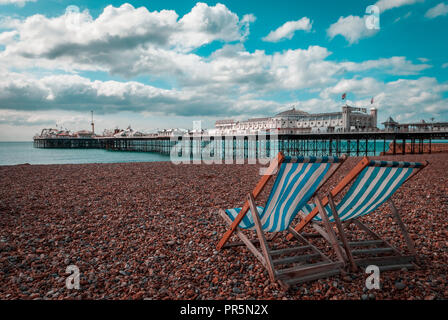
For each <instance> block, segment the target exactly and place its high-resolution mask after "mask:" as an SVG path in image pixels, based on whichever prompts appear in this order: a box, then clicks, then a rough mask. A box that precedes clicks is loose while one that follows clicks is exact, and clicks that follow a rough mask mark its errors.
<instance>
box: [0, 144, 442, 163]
mask: <svg viewBox="0 0 448 320" xmlns="http://www.w3.org/2000/svg"><path fill="white" fill-rule="evenodd" d="M425 142H426V141H425ZM447 142H448V141H447V140H433V143H447ZM389 143H390V141H386V150H388V149H389ZM342 145H344V143H342ZM310 148H311V147H310ZM343 148H345V146H343ZM376 150H377V155H379V153H380V152H381V151H382V150H383V142H382V141H377V146H376ZM355 155H356V154H352V156H355ZM177 160H181V158H178V159H177ZM153 161H170V157H169V156H167V155H161V154H159V153H153V152H124V151H106V150H102V149H38V148H34V147H33V142H0V165H15V164H23V163H29V164H64V163H119V162H153Z"/></svg>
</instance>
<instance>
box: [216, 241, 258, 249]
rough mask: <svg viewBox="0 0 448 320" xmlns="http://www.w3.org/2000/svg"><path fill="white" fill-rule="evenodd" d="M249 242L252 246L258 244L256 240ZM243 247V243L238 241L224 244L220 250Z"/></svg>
mask: <svg viewBox="0 0 448 320" xmlns="http://www.w3.org/2000/svg"><path fill="white" fill-rule="evenodd" d="M250 242H252V243H253V244H254V245H256V244H259V243H260V242H259V241H258V240H257V239H254V240H250ZM245 245H246V244H245V243H244V242H242V241H238V242H232V243H226V244H225V245H224V246H223V247H222V248H223V249H228V248H233V247H241V246H245Z"/></svg>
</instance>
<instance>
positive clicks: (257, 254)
mask: <svg viewBox="0 0 448 320" xmlns="http://www.w3.org/2000/svg"><path fill="white" fill-rule="evenodd" d="M219 214H220V215H221V217H222V218H223V219H224V220H225V221H226V222H227V224H228V225H229V226H230V225H231V224H232V220H231V219H230V218H229V217H228V216H227V214H226V213H225V212H224V210H222V209H220V210H219ZM235 234H236V235H237V236H238V237H239V238H240V239H241V241H243V243H244V244H245V245H246V246H247V248H248V249H249V251H250V252H252V253H253V254H254V256H255V257H256V258H257V259H258V260H259V261H260V262H261V264H262V265H263V266H264V267H266V261H265V259H264V257H263V254H261V252H260V251H258V250H257V248H256V247H255V246H254V244H253V243H252V241H251V240H249V238H248V237H246V235H245V234H244V233H242V232H241V230H240V229H239V228H236V229H235Z"/></svg>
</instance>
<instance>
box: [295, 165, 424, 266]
mask: <svg viewBox="0 0 448 320" xmlns="http://www.w3.org/2000/svg"><path fill="white" fill-rule="evenodd" d="M427 165H428V162H426V163H417V162H401V161H400V162H398V161H375V160H369V159H368V158H367V157H365V158H363V159H362V161H361V162H359V163H358V164H357V165H356V166H355V167H354V168H353V169H352V170H351V172H350V173H349V174H348V175H347V176H345V177H344V178H343V179H342V180H341V182H340V183H339V184H338V185H337V186H336V187H335V188H334V189H333V190H331V191H330V192H329V193H328V195H327V197H325V198H324V199H322V201H321V200H319V199H317V198H316V199H315V201H314V203H311V204H306V205H305V206H304V207H303V208H302V209H301V212H300V213H299V215H300V216H301V217H302V220H301V222H300V223H299V224H298V225H297V226H296V227H295V228H294V230H295V231H296V232H298V233H300V232H301V231H302V230H303V228H304V227H305V226H306V225H308V224H311V225H312V226H313V227H314V228H315V229H316V230H317V232H318V233H319V234H320V235H321V236H322V237H324V238H325V239H326V240H327V241H328V242H329V243H330V244H331V246H332V247H333V249H334V250H335V251H336V255H337V256H339V255H340V254H341V252H342V253H343V258H344V260H345V261H346V265H348V266H350V268H351V270H352V271H356V270H357V268H358V267H363V268H365V267H366V266H368V265H377V266H378V267H379V269H380V270H382V271H387V270H397V269H401V268H407V269H412V268H414V267H415V266H416V265H415V264H414V262H416V261H418V259H417V255H416V251H415V247H414V243H413V241H412V239H411V237H410V236H409V234H408V232H407V230H406V227H405V225H404V223H403V221H402V220H401V217H400V214H399V212H398V210H397V208H396V206H395V204H394V203H393V201H392V199H391V197H392V195H393V194H394V193H395V192H396V191H397V190H398V188H400V186H402V185H403V183H405V182H406V181H408V180H409V179H411V178H412V177H414V176H415V175H416V174H417V173H418V172H420V171H421V169H423V168H424V167H426V166H427ZM353 181H354V182H353ZM351 182H353V184H351V186H350V188H349V189H348V191H347V192H346V193H345V195H344V196H343V197H342V200H341V201H340V202H339V203H337V204H335V202H334V199H333V198H334V197H336V196H337V195H338V194H340V193H341V192H342V191H343V190H344V189H345V188H346V187H347V186H348V185H350V183H351ZM385 202H388V203H389V206H390V209H391V212H392V216H393V218H394V220H395V221H396V223H397V225H398V227H399V229H400V231H401V233H402V235H403V238H404V240H405V242H406V245H407V248H408V251H409V254H408V255H405V254H403V253H402V252H400V251H399V250H398V249H397V248H395V247H394V246H392V245H391V244H390V243H388V242H387V241H386V240H383V239H382V238H381V237H380V236H379V235H378V234H376V233H375V232H374V231H372V230H371V229H370V228H368V227H367V226H366V225H365V224H363V223H362V222H361V221H359V219H358V218H360V217H362V216H364V215H366V214H369V213H371V212H373V211H375V210H376V209H377V208H378V207H379V206H380V205H382V204H383V203H385ZM332 223H334V224H335V225H336V229H337V231H338V234H339V239H337V238H336V236H335V234H334V233H333V231H334V229H333V227H332ZM322 225H324V226H326V228H325V229H324V228H322ZM349 225H355V227H357V228H359V229H360V230H362V231H363V232H365V233H367V236H368V238H371V240H363V241H352V242H348V240H347V235H346V233H345V231H344V227H345V228H347V227H348V226H349ZM326 230H330V232H326ZM292 238H293V235H292V234H290V235H288V236H287V239H292Z"/></svg>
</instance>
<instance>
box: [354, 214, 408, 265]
mask: <svg viewBox="0 0 448 320" xmlns="http://www.w3.org/2000/svg"><path fill="white" fill-rule="evenodd" d="M352 223H353V224H354V225H356V226H357V227H358V228H360V229H361V230H363V231H364V232H366V233H367V234H369V235H370V236H371V237H373V238H375V239H377V240H382V241H383V242H384V244H385V245H386V246H387V247H389V248H392V249H393V250H394V251H395V252H396V253H397V254H398V255H400V256H402V254H401V252H400V251H399V250H398V249H397V248H395V247H394V246H393V245H391V244H390V243H389V242H387V241H386V240H384V239H382V238H381V237H380V236H379V235H378V234H376V233H375V232H373V231H372V230H370V229H369V227H367V226H366V225H365V224H364V223H362V222H361V221H359V219H352Z"/></svg>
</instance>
